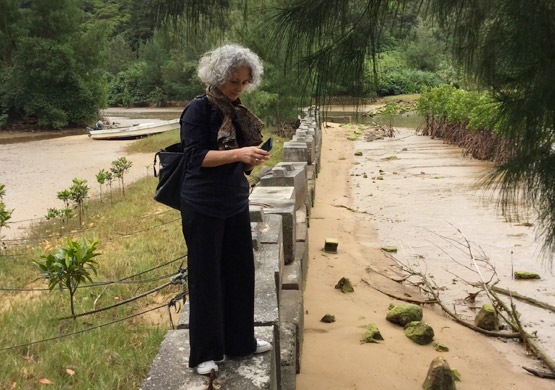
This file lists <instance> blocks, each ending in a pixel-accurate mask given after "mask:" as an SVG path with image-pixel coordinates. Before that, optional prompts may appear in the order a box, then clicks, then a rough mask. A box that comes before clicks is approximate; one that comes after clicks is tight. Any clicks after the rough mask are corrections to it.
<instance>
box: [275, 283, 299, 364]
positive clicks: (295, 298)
mask: <svg viewBox="0 0 555 390" xmlns="http://www.w3.org/2000/svg"><path fill="white" fill-rule="evenodd" d="M279 310H280V323H282V324H283V323H291V324H294V325H295V345H296V357H295V359H296V372H297V373H299V372H301V358H302V345H303V340H304V303H303V293H302V291H299V290H283V294H282V297H281V301H280V304H279Z"/></svg>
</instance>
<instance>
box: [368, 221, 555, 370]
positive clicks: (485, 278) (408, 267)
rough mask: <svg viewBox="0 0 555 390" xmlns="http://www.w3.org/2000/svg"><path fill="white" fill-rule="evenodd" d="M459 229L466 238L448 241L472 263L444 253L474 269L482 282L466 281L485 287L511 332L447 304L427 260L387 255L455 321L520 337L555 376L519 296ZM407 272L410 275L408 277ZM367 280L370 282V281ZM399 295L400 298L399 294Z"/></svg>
mask: <svg viewBox="0 0 555 390" xmlns="http://www.w3.org/2000/svg"><path fill="white" fill-rule="evenodd" d="M457 231H458V232H459V234H460V235H461V236H462V238H463V239H462V240H460V241H458V240H453V239H447V238H446V240H447V241H448V242H449V243H450V244H451V245H453V246H454V247H455V248H456V249H458V250H461V251H462V252H464V253H465V254H466V256H468V257H469V259H470V264H471V265H470V266H468V265H465V264H463V263H462V262H460V261H458V260H456V259H454V258H453V257H451V256H450V255H449V254H447V252H444V253H446V254H447V255H448V256H449V257H450V258H451V260H453V261H454V262H455V263H456V264H457V265H459V266H463V267H465V268H466V269H467V270H471V271H472V272H474V273H475V274H477V275H478V279H479V281H478V282H477V283H471V282H468V281H464V282H465V283H467V284H468V285H471V286H473V287H480V288H481V289H482V291H483V292H484V294H485V295H486V297H487V298H488V300H489V301H490V303H491V305H492V306H493V307H494V308H495V311H496V313H497V315H498V316H499V317H500V318H501V319H502V320H504V321H505V322H506V323H507V324H508V325H509V326H510V327H511V329H512V332H507V331H493V330H486V329H482V328H480V327H478V326H477V325H475V324H474V323H471V322H469V321H466V320H464V319H462V318H461V317H460V316H459V315H457V313H455V312H454V311H453V310H451V309H449V308H448V307H447V306H446V305H445V303H444V302H442V300H441V298H440V296H439V295H440V293H439V291H440V290H441V288H439V287H438V286H437V285H436V282H435V280H434V279H433V275H429V274H428V272H427V271H420V269H421V268H424V269H425V268H426V264H425V263H424V264H423V265H422V264H420V263H419V262H417V263H411V264H409V263H408V262H407V264H405V263H403V262H401V261H400V260H398V259H397V258H395V257H394V256H392V255H391V254H386V255H387V256H388V257H389V258H390V259H392V260H393V261H394V262H395V265H396V266H397V267H398V268H399V269H400V270H401V271H402V275H403V278H404V282H405V283H410V284H412V285H413V286H416V287H418V288H420V289H421V291H423V292H424V293H425V294H427V295H429V296H430V297H431V298H432V299H431V301H433V302H434V303H436V304H438V305H439V306H440V307H441V309H442V310H443V311H444V312H445V313H446V314H447V315H449V316H450V317H451V318H452V319H453V320H454V321H455V322H457V323H458V324H460V325H463V326H465V327H467V328H469V329H472V330H474V331H475V332H478V333H481V334H483V335H486V336H490V337H499V338H505V339H511V338H513V339H520V340H521V341H522V342H523V344H524V345H525V346H526V349H527V351H529V352H531V353H532V354H533V355H534V356H535V357H537V358H538V359H539V360H541V362H543V364H545V366H546V367H547V368H549V370H551V372H552V373H553V375H555V362H554V361H553V359H551V357H550V356H549V355H547V353H546V352H545V351H544V350H543V349H542V347H541V346H540V345H539V344H538V342H537V340H535V336H534V335H533V334H530V333H529V332H527V331H526V330H525V329H524V326H523V325H522V323H521V321H520V313H519V312H518V311H517V309H516V306H515V304H514V302H513V300H512V298H513V297H515V298H516V296H515V294H513V293H512V292H511V291H508V290H505V289H501V288H499V287H496V286H495V285H496V284H497V283H498V282H499V279H498V275H497V271H496V270H495V267H494V266H493V265H492V264H491V262H490V261H489V259H488V258H487V257H486V256H485V255H484V256H482V257H477V256H475V253H474V251H473V248H472V245H471V243H470V241H469V240H468V239H467V238H466V237H465V236H464V234H463V233H462V232H461V231H460V230H459V229H457ZM415 257H416V258H417V259H420V257H418V256H415ZM481 268H482V269H481ZM450 273H452V274H455V273H454V272H450ZM405 275H406V276H407V277H405ZM383 276H385V275H383ZM415 279H416V280H415ZM459 279H460V280H462V278H459ZM363 281H364V279H363ZM365 282H366V281H365ZM366 283H367V284H368V285H370V284H369V283H368V282H366ZM371 287H373V286H371ZM373 288H375V287H373ZM376 290H377V289H376ZM378 291H379V290H378ZM380 292H382V293H384V292H383V291H380ZM497 292H499V293H500V294H505V295H509V297H510V299H511V302H510V303H511V305H510V307H509V306H508V305H507V304H506V303H505V302H503V300H501V299H500V298H499V296H498V295H497ZM386 295H388V296H389V294H386ZM518 296H520V297H522V296H521V295H520V294H518ZM396 298H397V299H399V298H400V297H396ZM524 298H525V300H526V301H527V302H530V301H535V300H533V299H531V298H528V297H524ZM538 303H540V304H539V305H537V306H538V307H542V308H546V309H548V310H551V308H550V305H541V304H542V303H543V302H538ZM542 375H543V376H542V377H543V378H546V377H547V376H545V375H544V374H542Z"/></svg>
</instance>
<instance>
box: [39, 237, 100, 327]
mask: <svg viewBox="0 0 555 390" xmlns="http://www.w3.org/2000/svg"><path fill="white" fill-rule="evenodd" d="M97 245H98V241H97V240H96V239H95V240H93V241H88V240H87V239H83V240H82V241H81V242H78V241H72V240H71V239H70V238H68V240H67V246H65V247H60V248H58V251H57V252H56V253H54V254H52V253H51V254H48V255H45V256H41V257H40V260H36V261H34V262H33V263H34V264H35V265H36V266H37V267H38V268H39V270H40V272H41V274H42V276H43V277H44V278H45V279H46V280H48V289H49V290H50V291H52V290H54V288H55V287H56V286H58V287H59V289H60V291H61V290H63V289H64V288H66V289H67V290H68V291H69V300H70V305H71V315H73V316H75V307H74V298H75V292H76V291H77V287H79V285H80V284H81V283H82V282H85V281H87V280H88V281H89V282H90V283H92V281H93V280H92V277H91V275H92V274H94V275H96V265H97V262H96V261H95V260H94V258H95V257H96V256H98V255H99V254H100V253H98V252H96V247H97Z"/></svg>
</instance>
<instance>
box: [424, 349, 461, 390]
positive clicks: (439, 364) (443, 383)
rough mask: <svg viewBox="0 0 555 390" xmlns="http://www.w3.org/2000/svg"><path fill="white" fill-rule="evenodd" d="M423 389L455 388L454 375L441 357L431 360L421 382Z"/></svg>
mask: <svg viewBox="0 0 555 390" xmlns="http://www.w3.org/2000/svg"><path fill="white" fill-rule="evenodd" d="M422 388H423V389H424V390H455V389H456V386H455V377H454V374H453V370H451V368H450V367H449V363H447V361H446V360H445V359H443V358H442V357H437V358H435V359H434V360H432V363H430V367H429V368H428V374H427V375H426V379H425V380H424V383H423V384H422Z"/></svg>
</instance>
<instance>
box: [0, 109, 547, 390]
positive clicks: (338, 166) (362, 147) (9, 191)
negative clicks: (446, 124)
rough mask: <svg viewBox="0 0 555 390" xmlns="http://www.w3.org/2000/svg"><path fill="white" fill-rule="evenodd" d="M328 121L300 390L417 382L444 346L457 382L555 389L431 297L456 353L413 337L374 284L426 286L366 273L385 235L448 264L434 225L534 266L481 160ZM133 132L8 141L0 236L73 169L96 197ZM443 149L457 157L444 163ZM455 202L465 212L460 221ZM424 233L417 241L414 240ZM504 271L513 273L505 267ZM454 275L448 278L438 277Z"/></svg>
mask: <svg viewBox="0 0 555 390" xmlns="http://www.w3.org/2000/svg"><path fill="white" fill-rule="evenodd" d="M113 114H114V115H115V113H113ZM118 115H120V114H118ZM114 120H115V119H114ZM117 121H118V122H120V123H121V122H122V119H121V118H119V117H118V119H117ZM133 121H134V122H137V120H133ZM331 126H332V127H325V128H324V130H323V149H322V158H321V170H320V173H319V175H318V179H317V184H316V203H315V207H314V208H313V210H312V215H311V222H310V229H309V240H310V241H309V245H310V253H309V257H310V260H309V273H308V280H307V285H306V289H305V293H304V309H305V332H304V344H303V351H302V363H301V373H300V374H299V375H298V376H297V388H298V389H299V390H313V389H318V390H326V389H330V390H331V389H333V390H343V389H346V390H355V389H358V390H369V389H376V390H393V389H400V390H406V389H419V388H421V385H422V382H423V381H424V378H425V375H426V372H427V370H428V366H429V364H430V362H431V361H432V360H433V359H434V358H435V357H437V356H442V357H444V358H445V359H446V360H447V361H448V363H449V364H450V366H451V368H456V369H457V370H458V371H459V373H460V375H461V378H462V382H460V383H458V384H457V388H458V389H459V390H461V389H462V390H474V389H475V390H482V389H519V390H520V389H524V390H526V389H534V390H543V389H555V382H553V381H549V380H545V379H539V378H536V377H533V376H531V375H530V374H528V373H526V372H525V371H524V370H523V369H522V368H521V367H520V366H523V365H524V366H529V367H536V368H537V367H538V365H537V364H536V363H535V362H534V361H533V360H531V359H530V358H528V357H527V356H526V353H525V352H524V350H523V348H522V347H521V346H520V345H518V344H515V343H512V342H507V343H503V342H502V341H500V340H492V339H489V338H487V337H485V336H482V335H479V334H477V333H475V332H473V331H471V330H469V329H467V328H464V327H462V326H460V325H457V324H456V323H455V322H453V321H452V320H451V319H449V318H448V317H447V316H446V315H444V314H443V313H442V312H441V311H440V310H439V309H438V308H437V307H430V306H426V307H425V309H424V321H426V322H428V323H429V324H431V325H432V326H433V328H434V330H435V340H436V341H440V342H442V343H444V344H446V345H447V346H448V347H449V348H450V351H449V352H444V353H438V352H436V351H435V350H434V348H433V346H431V345H428V346H419V345H416V344H414V343H413V342H412V341H410V340H409V339H408V338H406V337H405V335H404V333H403V331H402V329H400V328H399V327H397V326H394V325H392V324H390V323H388V322H387V321H386V320H385V315H386V312H387V308H388V306H389V304H390V303H392V302H397V303H398V302H399V301H395V300H394V299H392V298H390V297H388V296H386V295H385V294H383V293H379V292H377V290H376V289H374V288H373V287H376V288H379V289H380V290H383V291H386V292H388V293H391V294H394V295H397V296H403V294H405V293H406V294H410V295H411V296H412V297H413V298H416V297H417V293H416V292H415V290H413V289H408V288H405V287H402V286H401V285H399V284H398V283H395V282H392V281H391V280H390V279H387V278H385V277H383V276H381V275H380V274H378V273H376V272H367V268H368V267H371V268H372V269H374V270H378V271H380V272H383V273H389V271H388V270H389V267H390V266H391V259H389V258H387V257H386V256H385V255H384V254H383V253H382V251H381V250H380V247H381V246H383V245H395V246H397V247H398V248H399V252H398V253H397V254H396V255H397V256H399V258H400V259H403V260H406V259H411V260H408V261H412V259H414V258H418V259H420V260H421V261H423V262H424V263H426V264H429V265H428V267H429V272H430V273H435V272H438V271H439V270H441V269H443V268H446V267H447V268H448V267H449V266H445V264H441V263H437V262H434V261H432V260H436V258H437V257H438V255H437V253H436V252H435V249H434V248H435V247H437V241H440V240H438V239H437V236H434V235H433V234H431V236H432V238H430V231H433V232H435V233H439V234H446V235H447V234H453V230H454V229H453V225H455V226H457V227H460V228H461V230H463V231H464V232H465V233H467V234H468V235H469V236H470V238H471V239H472V240H479V239H480V238H482V237H483V238H484V240H483V242H480V244H484V245H485V249H486V250H487V251H488V252H491V251H494V250H504V251H505V254H506V253H508V252H509V251H513V252H515V253H517V254H518V255H519V256H518V258H523V259H525V260H528V263H526V264H537V262H536V261H535V260H532V259H526V257H527V256H528V255H527V254H526V253H521V252H519V251H520V250H521V248H528V247H532V249H533V245H532V244H531V243H530V241H529V240H530V232H529V231H521V230H517V231H516V232H515V231H512V230H510V231H508V232H506V231H502V233H501V235H497V236H496V235H495V234H494V233H495V230H496V229H497V226H498V225H496V224H495V223H496V217H495V213H493V212H492V211H491V210H489V209H487V208H481V207H480V205H479V203H478V202H477V201H469V200H468V199H469V197H470V195H469V193H470V192H469V189H468V180H469V179H468V178H469V177H472V174H473V173H475V172H476V171H477V170H478V169H479V168H480V167H483V164H481V163H480V164H476V163H475V162H472V161H470V160H468V159H462V158H461V157H460V151H459V150H457V149H456V148H452V147H449V146H446V145H443V144H442V143H441V141H437V140H429V139H427V138H426V137H415V136H414V134H411V133H410V132H409V133H405V134H404V135H403V136H402V134H399V136H398V137H396V138H394V139H389V140H382V141H374V142H365V141H363V140H361V141H356V142H352V141H348V140H347V139H346V135H347V134H352V130H349V129H345V128H340V127H339V126H337V125H331ZM128 142H131V141H94V140H92V139H90V138H88V137H87V135H86V134H80V135H75V136H69V137H63V138H56V139H49V140H39V141H30V142H25V143H14V144H6V145H0V183H2V184H6V197H5V199H4V201H5V203H6V204H7V206H8V207H9V208H13V209H14V213H13V218H12V227H11V229H4V230H3V231H2V234H5V235H8V237H11V238H17V237H19V236H21V235H22V233H23V232H24V229H25V227H26V226H28V224H29V223H32V222H33V221H34V220H36V219H40V218H42V217H43V216H44V215H45V214H46V210H47V208H49V207H60V206H61V205H60V204H59V202H60V201H59V200H57V199H56V192H57V191H59V190H61V189H63V188H67V187H68V186H69V185H70V184H71V180H72V179H73V178H74V177H79V178H85V179H87V180H88V181H89V183H90V186H91V188H92V192H93V195H94V194H95V191H97V188H96V187H97V186H95V184H96V179H95V174H96V173H97V172H98V170H99V169H102V168H104V169H106V168H109V166H110V164H111V161H113V160H115V159H117V158H119V157H122V156H125V155H124V154H123V151H122V150H123V147H124V145H126V144H127V143H128ZM418 142H422V144H418ZM404 149H406V150H404ZM355 151H361V152H362V156H359V157H356V156H354V152H355ZM441 155H448V156H450V157H451V158H454V159H455V161H458V162H459V163H457V164H452V163H445V162H443V161H442V160H441V158H440V157H439V156H441ZM392 156H397V157H396V158H393V157H392ZM125 157H127V158H128V159H130V160H132V161H133V167H132V169H131V172H130V173H129V176H128V179H127V180H128V182H131V181H133V180H135V179H136V178H140V177H142V176H143V175H146V174H151V173H150V172H151V170H152V168H151V167H150V165H151V164H152V158H153V156H152V155H151V154H136V155H127V156H125ZM402 164H406V165H402ZM380 170H381V172H380ZM379 176H382V179H383V180H381V179H378V177H379ZM424 184H425V185H424ZM422 185H424V186H422ZM463 201H465V202H466V203H465V202H463ZM463 206H464V207H463ZM470 210H476V214H470V212H471V211H470ZM455 211H457V213H455ZM449 212H452V214H453V215H462V217H461V219H454V218H453V219H451V218H450V217H449V215H450V214H449ZM445 213H447V214H445ZM473 213H474V211H473ZM465 216H466V218H464V217H465ZM447 222H450V223H452V224H453V225H450V224H449V223H447ZM486 222H487V223H486ZM497 222H499V223H500V224H503V223H504V222H502V221H497ZM481 225H484V226H485V227H490V229H489V230H493V231H491V232H490V231H487V232H485V233H484V232H483V231H481V230H480V229H479V227H480V226H481ZM492 226H496V228H495V229H493V228H491V227H492ZM511 226H512V225H511ZM512 227H514V228H517V229H521V228H522V227H520V226H512ZM423 231H425V232H427V235H426V234H423V233H422V232H423ZM474 232H476V233H474ZM474 234H477V235H478V237H474ZM330 237H331V238H336V239H337V240H338V242H339V247H338V253H337V254H329V253H324V252H323V251H322V248H323V244H324V242H325V239H326V238H330ZM433 237H435V238H433ZM417 238H420V241H416V242H415V240H416V239H417ZM514 239H517V241H516V243H515V241H513V240H514ZM518 240H520V241H518ZM423 242H426V243H427V244H430V242H432V245H431V247H432V248H431V247H430V246H423V244H422V243H423ZM496 248H497V249H496ZM411 254H415V256H411ZM416 255H417V256H416ZM496 257H497V256H496ZM504 260H506V259H501V260H500V261H499V262H503V261H504ZM517 264H518V263H517ZM539 268H540V271H543V269H542V268H541V267H539ZM501 273H506V271H505V269H504V268H503V271H502V272H501ZM342 277H348V278H349V279H350V280H351V281H352V282H353V284H354V288H355V292H354V293H351V294H342V293H341V292H339V290H336V289H335V288H334V286H335V284H336V283H337V281H338V280H339V279H340V278H342ZM438 277H439V278H440V279H441V278H447V279H446V280H450V279H455V278H456V277H455V276H453V275H451V276H445V275H440V276H438ZM550 282H551V283H552V279H551V280H550V279H546V281H544V280H543V279H542V281H541V282H540V283H541V284H539V285H534V286H540V287H537V288H536V287H528V289H529V290H538V291H539V293H541V294H544V295H546V294H549V293H551V294H552V291H553V289H552V287H549V286H548V285H546V284H545V283H548V284H549V283H550ZM446 283H447V282H445V281H444V280H443V279H441V281H440V283H438V284H446ZM458 283H459V284H461V283H460V281H459V282H458ZM551 286H552V284H551ZM465 289H468V290H469V291H470V290H471V289H470V288H467V287H466V286H460V287H459V288H458V291H459V292H460V291H464V290H465ZM445 293H446V294H448V293H447V292H445ZM551 297H552V296H551ZM458 310H461V313H462V314H467V313H470V312H471V310H470V309H468V308H464V307H462V306H461V307H459V309H458ZM328 313H329V314H333V315H335V317H336V322H334V323H331V324H327V323H322V322H320V319H321V318H322V317H323V316H324V315H325V314H328ZM532 318H533V320H531V324H530V325H531V326H533V325H537V327H538V328H539V335H540V336H541V337H542V338H543V340H544V341H547V342H549V341H550V338H549V333H547V334H543V333H542V330H543V329H544V328H545V329H551V331H552V330H553V326H554V325H553V324H555V320H554V319H553V316H549V315H545V316H544V318H542V319H540V318H535V317H532ZM369 323H375V324H376V325H377V326H378V328H379V329H380V331H381V334H382V336H383V337H384V339H385V340H384V341H381V342H379V343H377V344H360V343H359V340H360V338H361V336H362V334H363V329H362V328H361V327H362V326H364V325H367V324H369ZM551 344H555V343H551Z"/></svg>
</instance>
